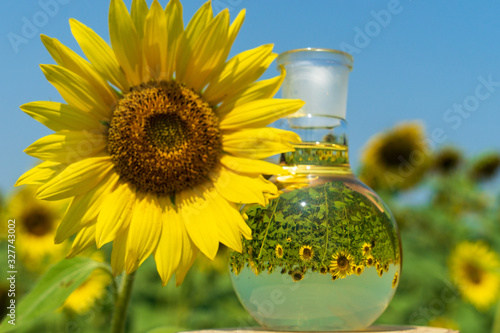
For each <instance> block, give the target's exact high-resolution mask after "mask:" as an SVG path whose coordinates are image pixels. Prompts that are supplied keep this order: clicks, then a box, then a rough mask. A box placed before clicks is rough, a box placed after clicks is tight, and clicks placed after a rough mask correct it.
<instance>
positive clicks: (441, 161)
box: [432, 147, 463, 175]
mask: <svg viewBox="0 0 500 333" xmlns="http://www.w3.org/2000/svg"><path fill="white" fill-rule="evenodd" d="M433 159H434V161H433V163H432V168H433V169H434V170H435V171H437V172H438V173H440V174H442V175H449V174H451V173H452V172H453V171H455V170H456V169H458V167H459V166H460V164H461V163H462V160H463V157H462V154H461V153H460V151H459V150H458V149H456V148H453V147H445V148H442V149H441V150H440V151H439V152H437V153H436V154H435V155H434V158H433Z"/></svg>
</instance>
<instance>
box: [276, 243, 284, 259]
mask: <svg viewBox="0 0 500 333" xmlns="http://www.w3.org/2000/svg"><path fill="white" fill-rule="evenodd" d="M275 252H276V258H283V254H284V253H283V247H282V246H281V245H280V244H276V249H275Z"/></svg>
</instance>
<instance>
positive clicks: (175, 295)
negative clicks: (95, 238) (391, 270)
mask: <svg viewBox="0 0 500 333" xmlns="http://www.w3.org/2000/svg"><path fill="white" fill-rule="evenodd" d="M495 154H496V153H495ZM481 159H482V157H481V156H479V157H474V158H473V159H470V160H469V161H464V162H463V163H462V164H461V165H459V166H457V167H456V168H454V169H453V170H451V171H450V170H448V171H446V172H443V170H441V171H439V170H437V169H436V168H430V169H429V170H428V171H427V173H426V174H425V177H424V178H422V180H421V181H420V182H419V183H418V184H417V185H416V186H415V187H414V188H413V189H411V190H410V191H406V192H400V191H398V190H393V191H388V190H385V191H377V192H378V194H379V195H380V196H381V197H382V198H383V200H384V201H385V202H386V204H387V205H388V206H389V207H390V208H391V210H392V212H393V214H394V216H395V217H396V220H397V221H398V224H399V227H400V232H401V237H402V243H403V270H402V274H401V279H400V284H399V288H398V291H397V292H396V295H395V297H394V299H393V301H392V303H391V304H390V305H389V307H388V309H387V310H386V311H385V313H384V314H383V315H382V316H381V317H380V318H379V320H378V321H377V323H383V324H406V325H436V326H441V327H450V328H453V327H454V328H459V329H460V331H461V332H462V333H476V332H491V331H492V326H493V322H494V318H495V312H496V306H493V307H491V308H490V309H488V310H478V309H476V308H475V307H474V306H473V305H472V304H470V303H468V302H466V301H464V300H463V299H462V297H461V295H460V293H459V291H458V289H457V287H456V286H455V285H454V284H453V282H452V279H451V278H450V275H449V267H448V262H449V255H450V252H451V251H452V250H453V248H454V247H455V246H456V245H457V244H458V243H460V242H462V241H465V240H470V241H476V240H483V241H484V242H486V243H487V244H489V245H490V246H491V247H492V249H493V250H494V251H496V252H497V253H498V252H499V251H500V232H499V231H500V197H499V191H498V178H495V177H494V175H495V172H496V170H494V171H495V172H493V173H490V174H489V175H487V177H477V175H474V172H473V170H476V171H477V165H478V164H479V163H481ZM4 220H5V219H4ZM4 222H5V221H4ZM6 247H7V243H6V242H5V240H4V241H2V242H0V251H1V253H7V250H6ZM105 251H107V252H108V256H109V251H110V248H109V247H105ZM2 258H3V256H2ZM108 258H109V257H108ZM5 259H6V258H5ZM1 260H4V259H1ZM227 262H228V255H227V251H226V249H224V248H222V249H221V251H220V253H219V255H218V256H217V258H216V260H215V261H214V262H211V261H209V260H207V259H204V258H201V257H200V258H199V259H198V260H197V262H196V263H195V266H194V267H193V268H192V269H191V271H190V272H189V273H188V276H187V278H186V280H185V282H184V283H183V284H182V285H181V286H180V287H175V281H170V283H169V284H168V285H167V286H166V287H164V288H163V287H161V281H160V278H159V276H158V274H157V272H156V268H155V264H154V261H153V260H152V258H149V259H148V260H147V261H146V262H145V263H144V264H143V265H142V266H141V267H140V269H139V270H138V273H137V276H136V283H135V286H134V291H133V296H132V303H131V307H130V316H129V319H128V322H127V327H128V332H134V333H141V332H145V333H146V332H151V333H162V332H179V331H182V330H196V329H206V328H219V327H244V326H254V325H257V324H256V323H255V321H254V320H253V319H252V318H250V317H249V315H248V314H247V313H246V311H245V310H244V309H243V307H242V306H241V305H240V303H239V301H238V299H237V297H236V295H235V294H234V292H233V289H232V286H231V281H230V278H229V268H228V264H227ZM2 267H4V266H3V264H2ZM0 273H1V274H2V275H1V280H0V287H5V281H6V276H5V274H6V271H5V270H4V269H2V272H0ZM264 273H265V272H264ZM17 277H18V279H17V291H18V295H21V296H20V297H17V300H18V302H19V301H20V300H21V299H22V298H23V295H26V294H27V293H28V291H29V290H30V289H31V288H32V286H33V285H34V284H35V282H36V281H37V280H38V279H39V277H38V276H36V275H34V274H33V273H30V272H29V271H28V270H26V269H23V267H22V263H19V269H18V274H17ZM108 288H109V290H108V293H107V294H106V296H105V297H103V298H102V299H100V300H98V301H97V302H96V304H95V306H94V308H92V309H91V310H89V311H88V312H87V313H85V314H83V315H78V316H77V315H75V314H71V313H69V312H67V311H55V312H51V313H50V314H48V315H45V316H43V317H42V318H40V319H38V320H36V321H34V322H32V323H30V324H29V325H20V326H18V328H17V329H16V330H15V331H14V332H25V333H27V332H33V333H35V332H36V333H39V332H46V333H52V332H53V333H60V332H82V333H83V332H96V333H98V332H107V331H108V329H109V325H110V320H111V312H112V294H111V286H110V287H108ZM2 290H3V292H2V295H1V298H0V304H1V308H0V312H1V316H2V317H4V316H5V310H6V304H8V303H6V302H8V298H7V297H6V295H5V292H4V291H5V288H4V289H2ZM497 296H498V295H497Z"/></svg>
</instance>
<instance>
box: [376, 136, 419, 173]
mask: <svg viewBox="0 0 500 333" xmlns="http://www.w3.org/2000/svg"><path fill="white" fill-rule="evenodd" d="M415 149H416V147H414V146H413V144H412V143H411V142H408V141H407V140H404V139H399V138H398V139H397V140H392V141H390V142H388V143H387V144H386V145H385V146H384V147H383V148H382V150H381V151H380V155H381V157H382V160H383V161H384V163H385V164H386V165H387V166H389V167H398V166H400V165H401V163H403V162H404V161H408V160H409V159H410V155H411V153H412V152H413V151H414V150H415Z"/></svg>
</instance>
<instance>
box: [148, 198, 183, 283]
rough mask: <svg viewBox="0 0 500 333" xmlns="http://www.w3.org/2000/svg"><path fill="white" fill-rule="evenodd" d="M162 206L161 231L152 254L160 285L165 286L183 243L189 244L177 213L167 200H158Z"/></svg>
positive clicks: (177, 263) (178, 257)
mask: <svg viewBox="0 0 500 333" xmlns="http://www.w3.org/2000/svg"><path fill="white" fill-rule="evenodd" d="M160 205H161V206H162V218H161V219H162V231H161V237H160V241H159V242H158V246H157V247H156V250H155V252H154V257H155V261H156V268H157V270H158V274H160V277H161V281H162V285H163V286H166V285H167V283H168V281H169V280H170V278H171V277H172V274H174V272H175V271H176V269H177V267H178V266H179V262H180V260H181V250H182V247H183V242H188V243H190V240H189V237H188V234H187V232H186V230H185V229H184V228H183V227H182V221H181V219H180V216H179V213H178V212H177V211H176V210H175V208H174V207H173V206H172V204H171V203H170V199H168V198H160Z"/></svg>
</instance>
